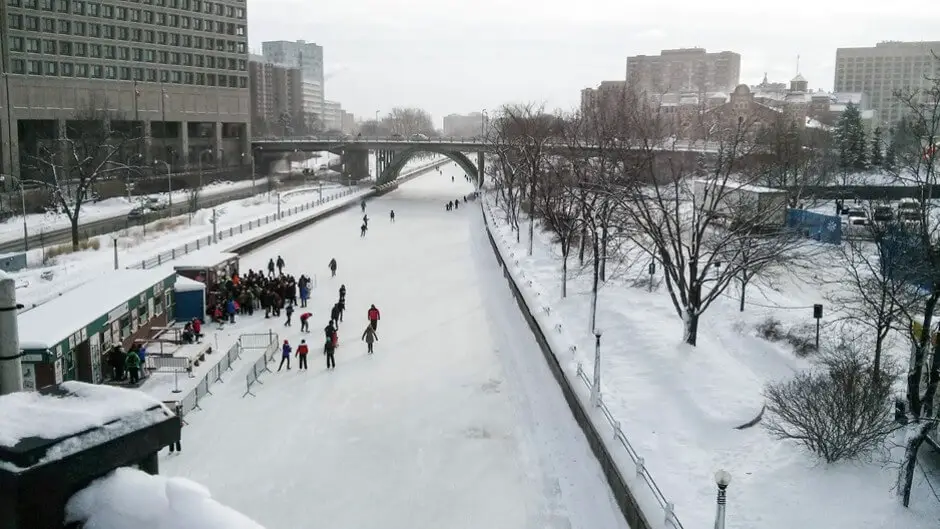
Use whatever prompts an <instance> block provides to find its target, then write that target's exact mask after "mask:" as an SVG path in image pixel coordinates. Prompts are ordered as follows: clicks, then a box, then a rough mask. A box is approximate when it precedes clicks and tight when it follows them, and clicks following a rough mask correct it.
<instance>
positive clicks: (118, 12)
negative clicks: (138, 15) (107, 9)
mask: <svg viewBox="0 0 940 529" xmlns="http://www.w3.org/2000/svg"><path fill="white" fill-rule="evenodd" d="M114 18H116V19H118V20H127V8H126V7H116V8H114Z"/></svg>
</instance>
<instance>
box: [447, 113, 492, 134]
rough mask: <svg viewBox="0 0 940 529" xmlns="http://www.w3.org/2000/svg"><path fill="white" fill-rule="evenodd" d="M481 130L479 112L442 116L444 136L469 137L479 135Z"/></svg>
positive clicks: (481, 124)
mask: <svg viewBox="0 0 940 529" xmlns="http://www.w3.org/2000/svg"><path fill="white" fill-rule="evenodd" d="M482 132H483V114H482V113H480V112H471V113H470V114H450V115H447V116H444V136H447V137H454V138H471V137H477V136H480V135H481V134H482Z"/></svg>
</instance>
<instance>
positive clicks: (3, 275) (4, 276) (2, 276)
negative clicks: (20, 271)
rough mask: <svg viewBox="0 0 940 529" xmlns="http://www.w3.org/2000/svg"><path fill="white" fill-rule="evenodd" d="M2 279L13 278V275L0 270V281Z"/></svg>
mask: <svg viewBox="0 0 940 529" xmlns="http://www.w3.org/2000/svg"><path fill="white" fill-rule="evenodd" d="M4 279H13V276H11V275H10V274H8V273H6V272H4V271H3V270H0V281H3V280H4Z"/></svg>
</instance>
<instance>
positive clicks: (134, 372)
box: [124, 349, 140, 384]
mask: <svg viewBox="0 0 940 529" xmlns="http://www.w3.org/2000/svg"><path fill="white" fill-rule="evenodd" d="M124 357H125V358H126V360H125V362H126V364H125V365H126V366H127V373H128V374H129V375H130V377H131V384H137V383H138V382H140V355H138V354H137V351H136V350H134V349H131V350H130V351H128V352H127V354H126V355H124Z"/></svg>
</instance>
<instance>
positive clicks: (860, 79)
mask: <svg viewBox="0 0 940 529" xmlns="http://www.w3.org/2000/svg"><path fill="white" fill-rule="evenodd" d="M934 53H940V42H936V41H934V42H894V41H892V42H879V43H878V44H876V45H875V46H873V47H864V48H838V49H836V71H835V81H834V88H835V91H836V92H855V93H858V92H862V93H865V94H868V96H869V97H870V99H871V107H872V108H873V109H875V110H877V111H878V114H879V119H880V120H881V121H882V123H884V124H886V125H893V124H895V123H897V122H898V120H900V119H901V118H902V117H903V116H904V113H905V108H904V105H903V104H902V103H901V102H900V101H899V100H898V99H897V98H895V91H897V90H904V89H909V88H914V89H916V88H920V87H924V86H926V85H927V84H928V83H929V81H927V79H928V78H936V77H938V76H940V61H938V60H937V59H936V57H935V56H934Z"/></svg>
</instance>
